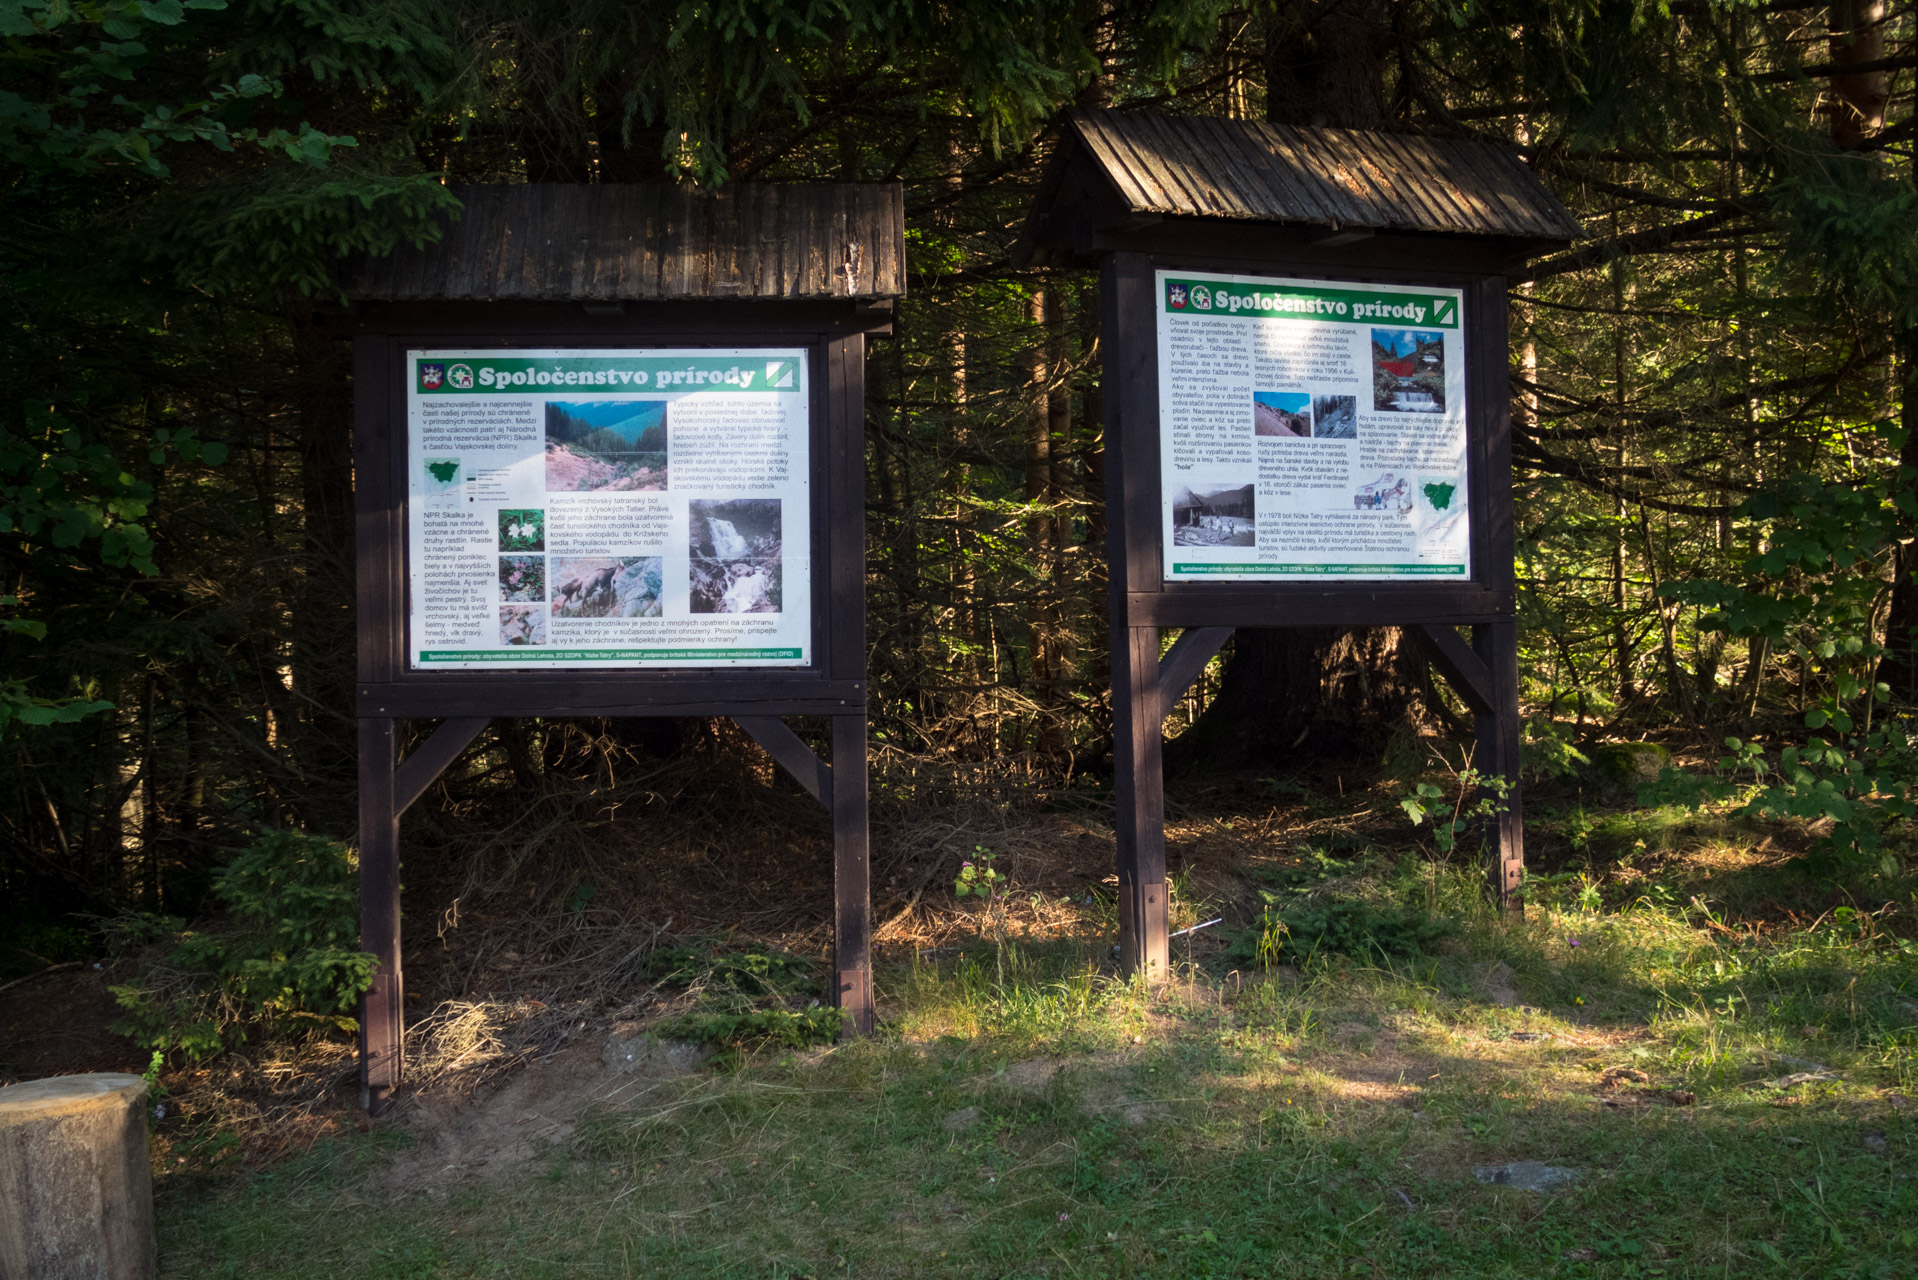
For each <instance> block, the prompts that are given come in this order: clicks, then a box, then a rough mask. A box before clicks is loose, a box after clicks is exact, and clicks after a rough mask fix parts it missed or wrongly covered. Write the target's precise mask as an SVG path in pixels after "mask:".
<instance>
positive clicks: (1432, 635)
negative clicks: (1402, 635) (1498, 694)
mask: <svg viewBox="0 0 1918 1280" xmlns="http://www.w3.org/2000/svg"><path fill="white" fill-rule="evenodd" d="M1409 630H1410V632H1411V635H1412V638H1413V640H1415V641H1416V642H1417V643H1418V646H1419V649H1420V650H1421V651H1422V652H1423V653H1424V654H1425V657H1426V660H1427V661H1428V662H1430V663H1431V664H1432V665H1433V666H1434V667H1436V668H1438V672H1439V674H1440V675H1442V676H1444V677H1445V679H1446V682H1447V683H1448V684H1450V685H1451V686H1452V688H1453V689H1455V690H1457V691H1458V696H1459V697H1461V698H1463V699H1465V705H1467V706H1468V707H1470V708H1471V709H1472V711H1473V713H1474V714H1475V715H1490V714H1491V713H1492V707H1493V704H1494V702H1495V695H1494V694H1493V690H1492V672H1491V669H1490V668H1489V667H1487V666H1486V665H1485V663H1484V662H1483V661H1482V660H1481V659H1480V658H1479V656H1478V654H1476V653H1474V652H1473V651H1472V646H1471V644H1470V642H1468V641H1467V640H1466V639H1465V637H1464V636H1462V635H1460V634H1459V633H1458V631H1457V629H1455V628H1453V627H1449V626H1445V625H1443V624H1440V623H1430V622H1426V623H1419V624H1417V625H1416V626H1413V627H1411V628H1409Z"/></svg>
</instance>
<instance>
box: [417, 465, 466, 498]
mask: <svg viewBox="0 0 1918 1280" xmlns="http://www.w3.org/2000/svg"><path fill="white" fill-rule="evenodd" d="M425 475H426V492H427V494H428V495H429V496H430V495H432V494H436V493H451V492H453V491H454V490H456V489H458V488H459V487H460V460H459V459H458V458H428V459H426V465H425Z"/></svg>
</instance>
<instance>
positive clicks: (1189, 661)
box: [1159, 627, 1236, 715]
mask: <svg viewBox="0 0 1918 1280" xmlns="http://www.w3.org/2000/svg"><path fill="white" fill-rule="evenodd" d="M1234 630H1236V628H1234V627H1187V628H1186V629H1185V630H1184V631H1183V632H1182V633H1180V635H1179V638H1178V639H1177V640H1174V641H1173V642H1172V647H1171V648H1170V649H1167V650H1166V651H1165V656H1164V657H1163V658H1160V659H1159V711H1160V714H1161V715H1168V714H1170V713H1171V711H1172V708H1173V706H1174V705H1176V704H1177V703H1178V701H1179V699H1180V698H1181V697H1182V696H1184V694H1185V691H1186V690H1187V689H1190V688H1191V687H1192V682H1193V681H1194V680H1197V679H1198V678H1199V673H1200V672H1201V671H1204V670H1205V664H1206V663H1208V662H1210V661H1212V655H1213V654H1215V653H1217V652H1218V651H1219V650H1220V649H1221V648H1222V647H1224V645H1225V642H1226V641H1227V640H1230V639H1231V638H1232V633H1233V631H1234Z"/></svg>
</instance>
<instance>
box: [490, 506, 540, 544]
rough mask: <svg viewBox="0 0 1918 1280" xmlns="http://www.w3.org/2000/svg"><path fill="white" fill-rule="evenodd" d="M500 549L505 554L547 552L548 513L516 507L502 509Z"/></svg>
mask: <svg viewBox="0 0 1918 1280" xmlns="http://www.w3.org/2000/svg"><path fill="white" fill-rule="evenodd" d="M499 549H500V550H501V551H503V552H504V551H544V550H546V513H545V512H544V511H539V510H531V511H529V510H525V509H523V508H515V507H502V508H500V513H499Z"/></svg>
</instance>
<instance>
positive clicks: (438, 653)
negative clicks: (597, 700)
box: [419, 648, 805, 662]
mask: <svg viewBox="0 0 1918 1280" xmlns="http://www.w3.org/2000/svg"><path fill="white" fill-rule="evenodd" d="M803 657H805V654H804V653H802V652H801V651H800V650H798V649H532V648H520V649H422V650H420V656H419V661H421V662H704V661H708V660H711V659H715V658H744V659H746V660H748V661H758V662H781V661H784V662H796V661H798V660H799V659H801V658H803Z"/></svg>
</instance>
